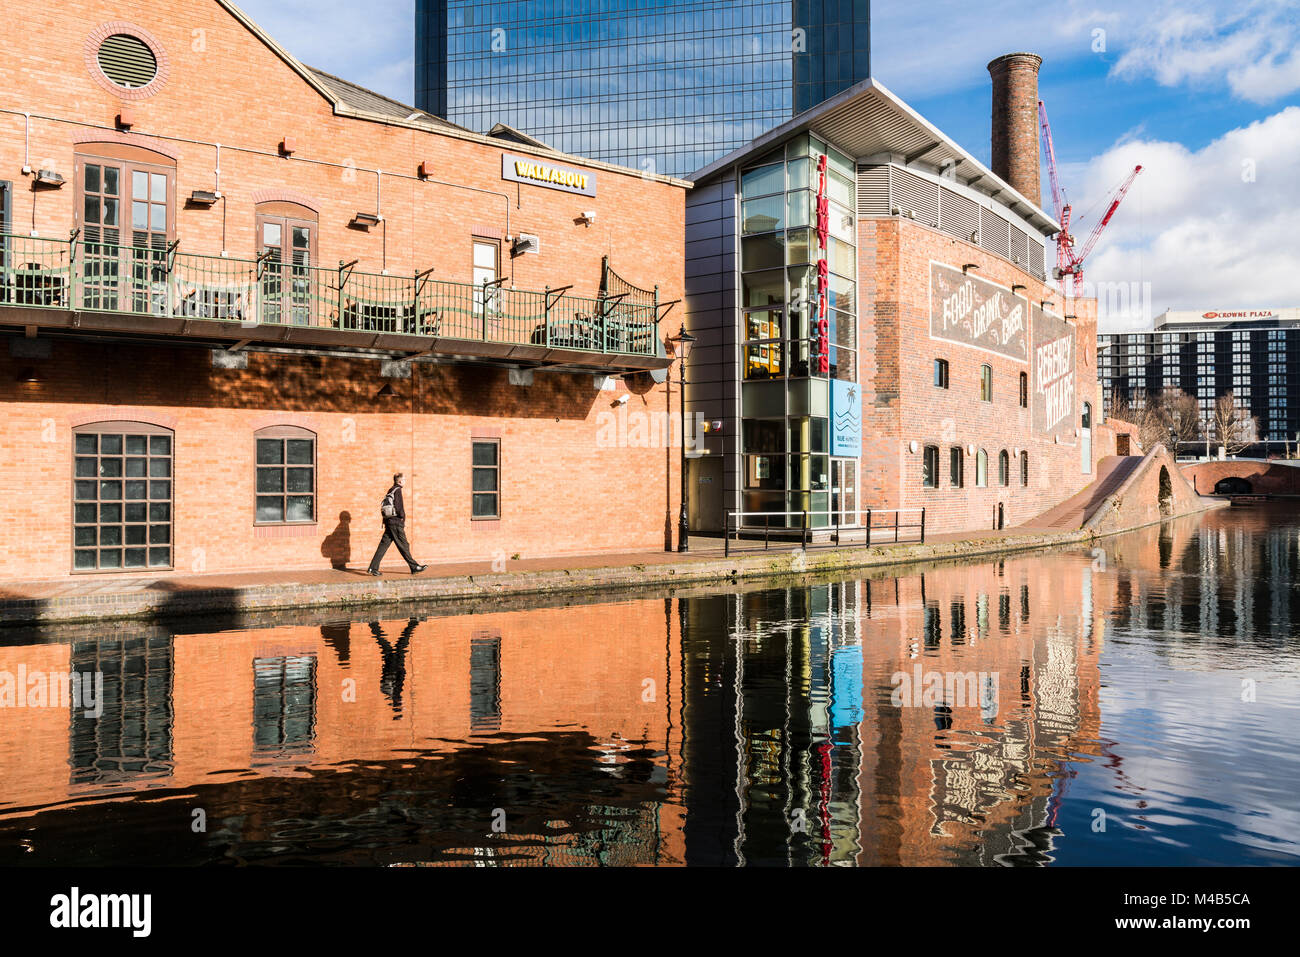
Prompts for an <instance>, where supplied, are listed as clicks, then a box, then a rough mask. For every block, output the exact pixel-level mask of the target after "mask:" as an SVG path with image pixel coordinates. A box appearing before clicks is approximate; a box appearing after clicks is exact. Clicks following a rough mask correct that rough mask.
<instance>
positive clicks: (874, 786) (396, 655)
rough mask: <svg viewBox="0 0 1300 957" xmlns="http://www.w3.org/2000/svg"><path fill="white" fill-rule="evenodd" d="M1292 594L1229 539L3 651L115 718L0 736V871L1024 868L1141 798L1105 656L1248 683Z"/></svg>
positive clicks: (1228, 525) (52, 719) (1281, 530)
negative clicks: (1093, 817)
mask: <svg viewBox="0 0 1300 957" xmlns="http://www.w3.org/2000/svg"><path fill="white" fill-rule="evenodd" d="M1296 568H1300V534H1297V530H1296V528H1295V527H1294V525H1290V526H1287V525H1279V524H1278V523H1276V522H1270V521H1269V520H1268V519H1267V516H1263V515H1255V516H1251V515H1242V514H1239V512H1238V511H1237V510H1234V513H1233V514H1227V513H1216V514H1211V515H1209V516H1206V517H1204V518H1203V519H1194V520H1190V521H1181V522H1177V523H1172V524H1169V525H1166V526H1163V527H1161V528H1159V529H1153V530H1147V531H1145V532H1142V533H1135V534H1132V535H1129V536H1125V537H1122V538H1117V539H1113V540H1109V541H1107V542H1106V543H1104V546H1103V547H1102V548H1100V549H1097V550H1094V551H1091V552H1088V551H1070V552H1058V553H1054V554H1050V555H1041V554H1040V555H1025V556H1019V557H1009V558H1006V559H1005V560H1002V561H996V562H988V563H976V564H965V565H951V566H944V567H936V568H931V569H927V570H925V571H923V572H917V573H915V574H909V575H904V576H902V577H897V578H893V577H875V578H864V579H855V580H847V581H835V582H823V583H816V584H803V583H801V584H798V585H792V586H789V587H781V588H762V587H749V588H736V589H734V590H732V591H728V592H725V593H721V594H689V595H686V596H684V597H678V596H673V597H658V598H636V597H634V598H629V599H627V600H623V601H617V602H607V603H599V604H573V605H568V606H565V607H559V608H556V607H539V608H527V609H522V610H507V611H490V612H485V613H479V614H474V615H463V616H445V617H403V618H399V619H397V620H386V619H380V620H374V621H369V622H347V621H328V622H326V623H325V624H311V625H306V624H304V625H289V626H278V627H267V628H259V629H247V630H240V631H226V632H220V633H216V634H175V635H173V634H171V633H170V632H168V631H166V630H163V629H161V628H151V627H142V626H136V625H123V626H121V628H120V631H119V632H117V633H114V634H111V635H108V636H103V637H89V636H86V635H84V634H80V633H76V634H71V635H68V636H59V635H55V636H53V637H54V639H55V640H43V641H32V642H30V643H24V641H23V640H10V641H9V642H8V643H6V644H4V645H0V673H11V674H12V673H16V672H17V670H18V667H19V666H20V665H21V666H24V667H25V668H26V670H27V671H28V672H29V673H30V672H32V671H43V672H46V673H48V672H57V671H60V670H61V671H63V672H65V673H66V672H67V671H68V670H69V669H73V670H77V671H92V672H98V673H101V674H102V675H103V676H104V691H103V698H104V701H103V712H102V714H100V715H99V716H98V717H87V716H85V715H84V714H82V713H80V712H79V711H77V710H75V709H72V711H71V715H72V716H71V720H69V708H68V707H66V706H65V707H63V708H50V707H46V708H16V707H5V708H3V709H0V730H3V736H2V737H0V782H3V783H0V862H4V863H42V862H47V861H51V860H60V861H64V862H69V863H77V862H117V861H121V862H128V861H129V862H145V863H196V862H205V861H221V860H226V861H248V862H272V861H274V862H312V861H314V862H346V863H368V864H405V863H433V864H467V863H468V864H478V865H517V864H554V865H565V864H583V865H585V864H650V863H654V864H676V863H689V864H713V865H804V866H808V865H811V866H817V865H852V864H866V865H874V864H886V865H898V864H903V865H925V864H985V865H988V864H1042V863H1046V862H1050V861H1052V860H1053V859H1055V858H1056V857H1057V856H1058V854H1059V849H1060V842H1061V841H1062V840H1063V839H1067V838H1069V837H1070V836H1071V831H1070V828H1071V827H1073V828H1074V836H1077V835H1078V832H1079V830H1080V826H1079V824H1078V821H1079V820H1080V816H1079V815H1078V814H1076V815H1075V816H1073V817H1071V816H1069V815H1067V814H1065V813H1063V811H1064V809H1066V808H1067V806H1068V804H1069V801H1070V789H1071V786H1072V785H1073V784H1074V783H1075V781H1076V780H1077V778H1078V776H1079V774H1080V772H1081V770H1083V769H1086V768H1088V767H1089V766H1096V767H1098V768H1100V769H1103V770H1104V772H1105V773H1106V774H1108V775H1110V776H1111V778H1112V779H1113V780H1112V785H1111V786H1112V788H1113V789H1119V790H1124V791H1128V792H1136V791H1138V790H1140V788H1139V787H1138V785H1137V784H1135V783H1134V782H1133V781H1132V780H1131V778H1130V777H1129V775H1128V773H1127V772H1126V771H1125V770H1124V768H1123V750H1124V744H1122V743H1117V742H1115V741H1111V740H1108V739H1107V738H1106V737H1105V735H1103V730H1102V705H1101V689H1102V684H1103V682H1102V677H1101V675H1102V667H1101V662H1102V659H1103V656H1105V654H1106V651H1107V636H1108V633H1109V634H1112V635H1114V634H1119V635H1123V636H1124V639H1123V640H1125V641H1134V640H1136V639H1135V637H1134V636H1141V637H1142V639H1143V640H1144V641H1149V642H1150V643H1151V646H1152V647H1154V648H1155V649H1156V653H1157V654H1158V655H1161V656H1164V657H1165V658H1175V659H1177V666H1178V667H1180V668H1185V667H1193V668H1194V667H1204V668H1213V667H1216V666H1217V665H1216V660H1215V659H1214V658H1209V659H1206V658H1204V657H1193V656H1191V655H1189V654H1188V651H1189V649H1198V648H1199V649H1201V650H1203V646H1204V644H1205V643H1207V642H1218V643H1231V644H1232V645H1233V647H1234V652H1233V653H1234V654H1238V655H1239V654H1245V655H1247V656H1248V657H1249V656H1252V655H1253V656H1257V657H1259V658H1260V659H1261V660H1263V659H1266V658H1268V657H1269V656H1270V654H1272V653H1273V652H1274V651H1275V650H1276V646H1277V643H1278V642H1284V641H1285V640H1286V639H1285V637H1284V636H1287V635H1289V634H1290V629H1291V623H1292V622H1293V621H1296V620H1297V617H1298V615H1297V607H1296V605H1297V601H1298V600H1300V596H1298V595H1297V590H1296V589H1294V588H1293V587H1291V586H1290V582H1291V578H1292V574H1293V570H1294V569H1296ZM1280 582H1281V583H1285V587H1280V585H1279V583H1280ZM1233 660H1234V661H1236V660H1237V659H1233ZM69 769H70V773H69ZM124 791H125V792H130V791H138V792H140V793H149V794H151V795H152V797H153V798H154V800H151V801H149V802H130V801H128V802H121V801H120V800H117V799H120V798H121V796H122V794H123V792H124ZM110 800H114V801H115V802H116V803H113V804H111V806H110V804H109V803H108V802H109V801H110ZM110 807H111V810H110ZM191 807H202V808H204V810H205V813H206V815H207V818H208V820H209V821H210V822H211V824H210V826H209V829H208V830H207V831H206V832H204V833H198V834H195V833H191V832H190V830H189V829H188V828H187V827H180V826H178V825H177V823H176V822H177V821H178V820H183V821H185V822H188V820H189V816H188V810H187V809H189V808H191ZM1067 820H1068V821H1069V822H1073V823H1067ZM110 821H111V822H112V824H111V826H110V825H109V823H108V822H110Z"/></svg>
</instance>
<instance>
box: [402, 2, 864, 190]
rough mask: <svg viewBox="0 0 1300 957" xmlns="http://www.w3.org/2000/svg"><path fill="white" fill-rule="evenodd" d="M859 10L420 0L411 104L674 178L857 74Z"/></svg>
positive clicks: (860, 5)
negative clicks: (512, 129) (508, 128)
mask: <svg viewBox="0 0 1300 957" xmlns="http://www.w3.org/2000/svg"><path fill="white" fill-rule="evenodd" d="M869 19H870V11H869V0H694V2H673V0H418V2H417V4H416V48H415V57H416V105H417V106H419V107H421V108H422V109H425V110H428V111H429V112H431V113H435V114H437V115H439V116H443V117H446V118H447V119H449V120H451V121H452V122H454V123H459V124H461V125H462V126H466V127H469V128H470V129H472V130H476V131H478V132H487V131H488V130H490V129H491V128H492V127H493V126H494V125H496V124H497V123H505V124H507V125H509V126H513V127H515V128H516V129H519V130H522V131H523V132H525V133H527V134H529V135H530V136H534V137H537V138H538V139H540V140H543V141H544V142H547V143H549V144H550V145H552V146H554V147H555V148H556V149H560V150H563V151H565V152H569V153H576V154H579V155H582V156H590V157H592V158H595V159H601V160H605V161H607V162H611V163H618V164H620V165H623V166H630V167H633V168H635V169H641V170H645V171H647V172H654V173H667V174H670V175H678V176H683V175H686V174H689V173H691V172H693V171H694V170H696V169H699V168H700V167H702V166H705V165H707V164H708V163H709V162H711V161H713V160H714V159H716V158H717V157H719V156H721V155H723V154H725V153H727V152H730V151H731V150H733V149H736V148H738V147H740V146H743V145H745V144H747V143H749V142H750V141H751V140H753V139H754V138H755V137H757V136H759V135H760V134H762V133H763V132H765V131H767V130H769V129H771V128H772V127H773V126H776V125H778V124H779V123H781V122H783V121H784V120H787V119H789V118H790V117H791V116H792V115H793V114H794V113H796V112H800V111H802V110H803V109H806V108H808V107H810V106H814V105H816V104H817V103H819V102H821V100H823V99H825V98H826V97H829V96H832V95H833V94H835V93H837V92H839V91H840V90H843V89H845V88H847V87H849V86H852V85H853V84H854V83H856V82H858V81H860V80H863V79H866V77H867V76H868V75H869V70H868V64H869Z"/></svg>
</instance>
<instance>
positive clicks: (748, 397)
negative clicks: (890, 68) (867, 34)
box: [686, 54, 1114, 530]
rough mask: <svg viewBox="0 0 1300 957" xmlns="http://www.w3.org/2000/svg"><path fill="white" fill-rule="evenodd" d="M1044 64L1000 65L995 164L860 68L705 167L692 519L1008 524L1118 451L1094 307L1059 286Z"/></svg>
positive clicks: (691, 301)
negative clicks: (1043, 185) (1108, 427)
mask: <svg viewBox="0 0 1300 957" xmlns="http://www.w3.org/2000/svg"><path fill="white" fill-rule="evenodd" d="M1039 62H1040V61H1039V59H1038V58H1037V57H1036V56H1033V55H1032V54H1013V55H1011V56H1010V57H1009V58H1000V59H999V60H995V61H994V62H993V63H991V64H990V65H989V69H990V72H991V73H992V74H993V76H994V79H995V84H994V103H993V116H994V122H993V133H994V137H993V139H994V156H995V157H996V163H997V164H1000V168H998V169H996V170H990V169H988V168H986V167H985V166H983V165H982V164H981V163H980V162H979V161H978V160H977V159H975V158H974V157H973V156H971V155H970V154H969V153H968V152H966V151H965V150H964V149H963V148H962V147H961V146H959V145H958V144H957V143H955V142H953V141H952V140H950V139H949V138H948V137H946V136H945V135H944V134H943V133H941V132H940V131H939V130H937V129H936V128H935V127H934V126H932V125H931V124H930V123H928V122H927V121H926V120H925V119H924V118H923V117H921V116H919V115H918V114H917V113H915V112H914V111H913V110H912V109H911V108H909V107H908V106H907V105H906V104H905V103H903V102H902V101H901V100H899V99H898V98H897V97H895V96H894V95H893V94H892V93H890V92H889V91H888V90H887V89H885V88H884V87H883V86H881V85H880V84H879V83H877V82H876V81H874V80H868V81H865V82H863V83H860V84H858V85H857V86H855V87H853V88H852V89H850V90H847V91H845V92H844V93H841V94H840V95H838V96H836V97H833V98H832V99H830V100H828V101H826V102H825V103H823V104H822V105H821V106H819V107H817V108H815V109H813V110H810V111H808V112H805V113H803V114H801V115H800V116H798V117H796V118H795V119H793V120H791V121H790V122H788V123H786V124H784V125H782V126H779V127H777V128H775V129H773V130H771V131H769V132H768V133H766V134H764V135H763V136H761V137H759V138H758V139H756V140H754V141H753V142H752V143H750V144H749V145H747V146H746V147H744V148H742V149H740V150H737V151H735V152H733V153H731V154H730V155H728V156H726V157H723V158H722V159H720V160H718V161H717V162H715V163H713V164H711V165H709V166H707V167H705V168H704V169H702V170H700V171H699V172H697V173H696V174H695V175H694V176H693V177H692V179H693V180H694V187H693V189H692V190H691V192H690V193H689V194H688V197H687V201H686V202H687V209H686V223H687V226H686V229H687V236H686V239H687V243H686V254H687V280H686V282H687V312H688V327H689V328H690V330H691V331H692V333H693V334H695V335H696V336H697V337H698V339H699V342H698V344H697V345H696V347H695V351H694V353H693V354H692V356H691V359H690V368H691V375H690V385H688V387H687V408H688V410H693V411H694V412H695V413H696V414H697V415H698V416H701V417H702V418H703V419H704V420H706V421H708V422H709V424H710V431H709V433H708V434H707V435H706V436H705V437H704V441H703V443H702V444H701V445H700V446H699V447H698V449H697V452H698V454H697V455H695V456H693V457H692V458H691V460H690V466H689V468H690V473H691V474H690V481H689V482H688V485H689V486H690V488H691V489H692V502H691V513H692V516H693V519H694V522H695V524H696V525H697V526H698V527H700V528H702V529H710V528H712V529H720V528H722V526H723V524H724V521H726V520H727V519H726V516H727V515H728V514H729V513H732V512H744V513H747V514H745V515H744V516H743V518H742V519H740V521H741V523H742V524H743V525H747V526H751V527H753V526H761V525H764V524H767V523H769V522H771V523H776V522H783V523H785V524H788V525H800V526H801V525H802V524H803V522H804V521H805V519H804V517H803V516H804V513H805V512H806V513H807V515H808V519H807V521H808V522H809V524H810V525H811V526H812V527H813V528H830V527H833V526H835V525H843V526H859V525H861V524H863V523H865V522H866V521H868V516H867V510H868V509H871V510H872V512H873V515H874V516H875V518H876V519H879V520H880V521H887V522H892V521H893V518H892V517H890V518H887V519H886V518H883V517H882V513H884V514H885V515H888V514H889V511H890V510H906V511H907V513H908V514H907V517H906V518H905V519H902V520H903V521H907V522H915V521H916V520H917V518H919V510H920V509H921V508H925V509H926V522H927V525H928V527H929V528H931V529H937V530H966V529H980V528H993V527H1003V526H1010V525H1016V524H1020V523H1022V522H1024V521H1026V520H1028V519H1031V518H1033V517H1034V516H1036V515H1038V514H1040V513H1042V512H1043V511H1045V510H1046V509H1047V508H1048V507H1050V506H1051V505H1053V504H1055V503H1057V502H1059V501H1061V500H1063V499H1065V498H1068V497H1069V496H1070V495H1072V494H1074V493H1075V492H1077V491H1079V490H1080V489H1081V488H1083V487H1084V486H1086V485H1088V484H1089V483H1090V482H1091V481H1092V476H1093V474H1094V471H1095V463H1096V460H1097V459H1098V458H1099V457H1100V456H1102V455H1105V454H1113V453H1114V441H1113V437H1111V436H1110V434H1109V432H1108V431H1105V430H1104V429H1102V428H1100V427H1099V420H1100V403H1099V402H1098V401H1097V375H1096V361H1097V358H1096V302H1095V300H1072V299H1071V300H1065V299H1063V298H1062V296H1061V294H1060V293H1059V292H1058V291H1057V290H1056V289H1055V288H1053V287H1052V286H1051V285H1049V284H1048V282H1047V281H1046V279H1047V277H1046V272H1045V245H1046V242H1047V240H1048V239H1049V238H1050V237H1051V236H1053V235H1054V234H1055V233H1056V232H1057V231H1058V230H1059V224H1057V223H1056V222H1055V221H1054V220H1053V219H1052V217H1051V216H1049V215H1048V214H1047V213H1046V212H1044V210H1043V209H1042V208H1041V207H1040V206H1039V183H1038V165H1039V164H1038V134H1037V116H1036V112H1035V111H1034V110H1033V109H1028V108H1025V104H1026V103H1029V104H1035V103H1036V100H1037V67H1038V64H1039ZM1030 154H1032V155H1030ZM715 426H716V428H715ZM765 512H767V513H784V517H781V516H775V517H774V516H763V515H762V513H765ZM873 520H875V519H873Z"/></svg>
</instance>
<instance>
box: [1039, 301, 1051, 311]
mask: <svg viewBox="0 0 1300 957" xmlns="http://www.w3.org/2000/svg"><path fill="white" fill-rule="evenodd" d="M1051 304H1052V300H1050V299H1040V300H1038V305H1039V306H1040V307H1041V308H1043V309H1046V308H1047V307H1048V306H1050V305H1051Z"/></svg>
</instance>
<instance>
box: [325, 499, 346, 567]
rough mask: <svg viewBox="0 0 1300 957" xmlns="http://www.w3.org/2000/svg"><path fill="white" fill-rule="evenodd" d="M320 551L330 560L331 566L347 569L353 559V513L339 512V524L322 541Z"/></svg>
mask: <svg viewBox="0 0 1300 957" xmlns="http://www.w3.org/2000/svg"><path fill="white" fill-rule="evenodd" d="M320 553H321V554H322V555H324V556H325V557H326V558H328V559H329V560H330V567H331V568H337V569H339V570H342V569H346V568H347V567H348V562H350V561H351V560H352V513H351V512H339V524H338V527H336V528H335V529H334V531H332V532H330V533H329V534H328V535H326V536H325V541H323V542H321V546H320Z"/></svg>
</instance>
